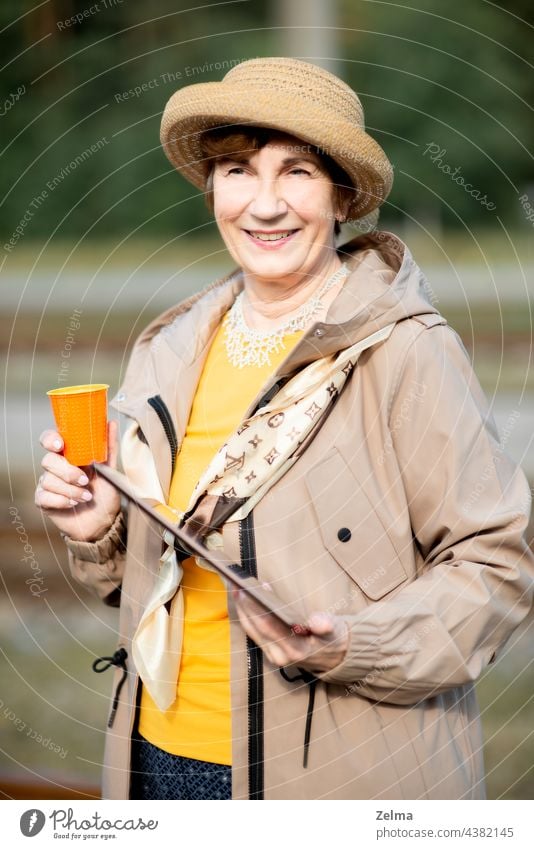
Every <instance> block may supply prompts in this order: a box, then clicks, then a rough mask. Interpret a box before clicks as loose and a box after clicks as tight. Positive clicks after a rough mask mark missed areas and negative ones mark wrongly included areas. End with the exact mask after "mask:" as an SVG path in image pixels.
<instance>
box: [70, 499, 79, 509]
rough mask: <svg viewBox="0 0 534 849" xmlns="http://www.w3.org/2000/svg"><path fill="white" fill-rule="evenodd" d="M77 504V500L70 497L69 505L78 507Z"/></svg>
mask: <svg viewBox="0 0 534 849" xmlns="http://www.w3.org/2000/svg"><path fill="white" fill-rule="evenodd" d="M77 504H78V502H77V501H74V499H73V498H69V507H76V505H77Z"/></svg>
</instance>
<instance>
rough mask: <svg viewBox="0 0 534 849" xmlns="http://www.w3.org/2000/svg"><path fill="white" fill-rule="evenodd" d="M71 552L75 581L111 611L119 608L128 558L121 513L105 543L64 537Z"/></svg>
mask: <svg viewBox="0 0 534 849" xmlns="http://www.w3.org/2000/svg"><path fill="white" fill-rule="evenodd" d="M62 537H63V540H64V542H65V544H66V546H67V549H68V555H69V568H70V571H71V574H72V576H73V578H74V579H75V580H76V581H78V583H80V584H83V586H85V587H87V588H88V589H89V590H91V592H93V593H94V594H95V595H97V596H98V598H99V599H101V601H103V602H104V603H105V604H108V605H110V606H111V607H118V606H119V604H120V593H121V583H122V578H123V573H124V563H125V557H126V554H125V552H126V522H125V516H124V514H123V512H122V511H121V512H119V514H118V515H117V517H116V519H115V521H114V522H113V525H112V526H111V528H110V529H109V531H108V532H107V533H106V535H105V536H104V537H102V539H99V540H97V541H96V542H81V541H80V540H74V539H71V538H70V537H68V536H66V535H65V534H62Z"/></svg>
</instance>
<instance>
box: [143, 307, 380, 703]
mask: <svg viewBox="0 0 534 849" xmlns="http://www.w3.org/2000/svg"><path fill="white" fill-rule="evenodd" d="M394 326H395V323H392V324H388V325H387V326H385V327H383V328H381V329H380V330H378V331H376V332H375V333H373V334H371V335H370V336H368V337H366V338H365V339H363V340H362V341H360V342H357V343H356V344H355V345H352V346H351V347H350V348H347V349H345V350H343V351H341V352H339V353H338V354H333V355H331V356H328V357H323V358H322V359H319V360H315V361H314V362H312V363H310V364H309V365H308V366H305V367H304V368H302V369H301V371H299V372H298V373H297V374H296V375H294V376H293V377H292V378H290V379H289V380H288V382H287V383H286V384H285V385H284V386H282V388H281V389H279V390H278V392H277V393H276V395H275V396H274V397H273V398H272V399H271V400H270V401H269V402H268V403H267V404H266V405H265V406H263V407H261V408H260V409H259V410H257V411H256V412H255V413H254V414H253V415H252V416H250V417H249V418H247V419H245V420H244V421H243V422H242V423H241V424H240V426H239V427H238V428H237V430H236V431H235V432H234V433H233V434H232V435H231V436H230V437H229V439H228V440H227V442H226V443H225V444H224V445H223V446H222V447H221V448H220V450H219V451H218V452H217V453H216V455H215V456H214V458H213V460H212V461H211V463H210V464H209V466H208V468H207V469H206V470H205V472H204V473H203V474H202V476H201V477H200V480H199V481H198V483H197V485H196V486H195V489H194V490H193V493H192V495H191V499H190V501H189V504H188V507H187V510H186V511H185V513H184V514H182V515H181V523H182V524H183V525H185V526H186V527H187V529H188V530H190V531H192V532H194V533H195V534H198V535H200V536H201V537H202V538H203V539H204V542H205V543H206V545H207V546H208V548H219V547H221V546H222V535H221V533H220V531H219V530H218V529H219V528H220V527H221V525H223V524H224V523H225V522H227V521H232V522H237V521H239V520H240V519H243V518H244V517H245V516H247V515H248V513H249V512H250V511H251V510H252V509H253V507H254V506H255V505H256V504H257V503H258V501H260V499H261V498H262V497H263V496H264V495H265V493H266V492H267V491H268V490H269V489H270V488H271V487H272V486H273V484H274V483H276V481H277V480H279V479H280V478H281V477H282V475H284V474H285V473H286V472H287V471H288V469H290V468H291V466H292V465H293V464H294V463H296V462H297V460H298V458H299V457H300V455H301V454H302V452H303V451H304V450H305V448H306V446H307V445H308V444H309V442H310V441H311V440H312V439H313V438H314V436H315V434H316V433H317V432H318V429H319V427H320V426H321V424H323V423H324V421H325V420H326V417H327V415H328V413H329V412H330V410H331V408H332V406H333V404H334V403H335V401H336V399H337V398H338V397H339V394H340V393H341V390H342V389H343V387H344V385H345V382H346V380H347V378H348V377H349V375H350V374H351V372H352V370H353V369H354V366H355V364H356V362H357V360H358V357H359V356H360V354H361V353H362V351H364V350H366V349H367V348H370V347H371V346H372V345H376V344H377V343H378V342H382V341H383V340H385V339H387V337H388V336H389V335H390V333H391V331H392V330H393V328H394ZM164 538H165V541H166V542H167V544H168V548H167V550H166V552H165V553H164V555H163V557H162V558H161V560H160V570H159V575H158V579H157V581H156V585H155V587H154V590H153V593H152V596H151V598H150V599H149V602H148V604H147V607H146V609H145V611H144V613H143V616H142V618H141V621H140V623H139V626H138V628H137V631H136V633H135V635H134V639H133V644H132V651H133V656H134V661H135V664H136V666H137V670H138V672H139V675H140V676H141V679H142V681H143V684H144V686H145V687H146V688H147V690H148V692H149V694H150V696H151V697H152V699H153V700H154V701H155V703H156V704H157V705H158V707H159V708H160V710H167V709H168V708H169V707H170V706H171V705H172V703H173V702H174V700H175V698H176V683H177V680H178V674H179V668H180V658H181V650H182V649H181V647H182V635H183V598H182V596H183V592H182V589H181V587H180V581H181V578H182V572H183V570H182V568H181V566H180V565H179V564H178V562H177V559H176V553H175V550H174V540H173V538H171V537H170V535H169V534H166V535H165V537H164ZM197 562H198V563H199V565H200V566H202V567H203V568H208V569H209V568H211V567H210V566H209V565H208V564H207V563H206V562H205V561H203V560H197ZM175 596H176V598H175ZM170 599H174V601H173V609H172V614H169V613H168V612H167V609H166V607H165V604H166V602H167V601H169V600H170Z"/></svg>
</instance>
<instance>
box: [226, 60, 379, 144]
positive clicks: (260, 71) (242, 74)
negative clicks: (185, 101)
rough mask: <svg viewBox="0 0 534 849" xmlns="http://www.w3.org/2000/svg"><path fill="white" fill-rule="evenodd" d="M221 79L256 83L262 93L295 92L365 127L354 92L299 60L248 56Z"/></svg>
mask: <svg viewBox="0 0 534 849" xmlns="http://www.w3.org/2000/svg"><path fill="white" fill-rule="evenodd" d="M222 82H223V83H224V84H226V83H228V84H231V85H235V86H246V87H247V88H251V87H254V86H258V88H259V89H261V90H262V91H264V92H265V91H279V92H281V93H284V94H293V95H297V96H298V97H299V98H302V99H303V100H309V101H310V103H313V104H314V105H315V106H319V107H321V108H323V109H325V110H327V112H332V111H334V112H336V113H337V114H338V115H339V116H340V117H342V118H343V119H344V120H346V121H349V122H350V123H352V124H356V126H358V127H361V128H363V127H364V115H363V106H362V104H361V101H360V99H359V97H358V95H357V94H356V92H354V91H353V90H352V89H351V88H350V86H348V85H347V84H346V83H344V82H343V80H340V79H339V77H336V76H335V75H334V74H331V73H330V71H326V70H325V69H324V68H320V67H319V66H318V65H312V64H311V63H310V62H303V61H302V60H301V59H288V58H284V57H280V58H278V57H275V58H272V59H247V61H246V62H241V63H240V64H239V65H236V66H235V67H234V68H231V70H230V71H228V73H227V74H226V76H224V77H223V79H222Z"/></svg>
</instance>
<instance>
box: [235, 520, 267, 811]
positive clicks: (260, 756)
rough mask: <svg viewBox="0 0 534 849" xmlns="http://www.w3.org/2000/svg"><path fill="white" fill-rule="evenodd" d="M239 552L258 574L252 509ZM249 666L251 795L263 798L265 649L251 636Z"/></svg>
mask: <svg viewBox="0 0 534 849" xmlns="http://www.w3.org/2000/svg"><path fill="white" fill-rule="evenodd" d="M239 552H240V556H241V566H242V567H243V569H246V571H247V573H248V574H250V575H253V576H254V577H255V578H257V577H258V566H257V562H256V545H255V541H254V520H253V518H252V513H249V514H248V516H246V517H245V518H244V519H241V521H240V522H239ZM246 642H247V669H248V788H249V789H248V797H249V799H263V793H264V775H263V762H264V745H263V732H264V717H263V652H262V650H261V649H260V648H259V646H257V645H256V643H255V642H254V641H253V640H251V639H250V637H248V636H247V638H246Z"/></svg>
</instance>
